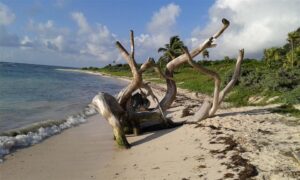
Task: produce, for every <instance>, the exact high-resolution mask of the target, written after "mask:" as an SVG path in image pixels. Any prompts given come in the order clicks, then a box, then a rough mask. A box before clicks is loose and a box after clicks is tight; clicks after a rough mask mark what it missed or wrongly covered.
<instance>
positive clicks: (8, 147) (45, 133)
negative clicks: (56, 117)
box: [0, 106, 96, 163]
mask: <svg viewBox="0 0 300 180" xmlns="http://www.w3.org/2000/svg"><path fill="white" fill-rule="evenodd" d="M94 114H96V110H95V109H94V108H93V107H91V106H89V107H87V108H85V110H84V111H83V112H82V113H80V114H78V115H74V116H70V117H68V118H67V119H66V120H64V121H62V123H61V124H57V125H51V126H48V127H40V128H38V129H37V131H34V132H31V131H29V132H28V133H26V134H18V135H16V136H0V163H1V162H3V157H4V156H5V155H7V154H9V153H10V152H11V151H12V150H13V149H18V148H24V147H28V146H31V145H34V144H37V143H39V142H41V141H42V140H44V139H46V138H48V137H50V136H53V135H55V134H59V133H60V132H62V131H63V130H65V129H68V128H71V127H74V126H77V125H79V124H82V123H85V122H86V119H87V117H88V116H91V115H94ZM35 126H36V125H35Z"/></svg>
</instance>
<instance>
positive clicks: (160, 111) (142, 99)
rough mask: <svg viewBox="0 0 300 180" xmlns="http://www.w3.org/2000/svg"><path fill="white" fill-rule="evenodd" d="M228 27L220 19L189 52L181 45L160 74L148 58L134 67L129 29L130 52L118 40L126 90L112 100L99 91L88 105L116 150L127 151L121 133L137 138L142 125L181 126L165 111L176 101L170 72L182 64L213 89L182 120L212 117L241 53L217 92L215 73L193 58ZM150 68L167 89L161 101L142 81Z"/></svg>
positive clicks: (234, 77)
mask: <svg viewBox="0 0 300 180" xmlns="http://www.w3.org/2000/svg"><path fill="white" fill-rule="evenodd" d="M229 24H230V22H229V21H228V20H227V19H225V18H223V19H222V26H221V28H220V29H219V30H218V31H217V32H216V33H215V34H214V35H213V36H211V37H209V38H208V39H207V40H205V41H204V42H203V43H202V44H201V45H199V46H198V47H196V48H195V49H193V50H192V51H189V50H188V49H187V47H185V46H183V45H182V47H181V50H182V54H181V55H179V56H177V57H174V58H173V59H172V60H170V61H169V62H168V63H167V65H166V69H165V72H164V73H163V72H162V70H161V69H160V67H159V66H158V65H157V64H156V63H155V61H154V59H153V58H148V60H147V61H146V62H144V63H143V64H142V65H141V66H138V65H137V62H136V60H135V41H134V32H133V30H131V31H130V51H127V50H126V49H125V48H124V46H123V45H122V44H121V43H120V42H119V41H117V42H116V47H117V48H118V50H119V51H120V53H121V55H122V57H123V58H124V59H125V60H126V62H127V63H128V65H129V68H130V70H131V73H132V80H131V82H130V83H129V85H128V86H127V87H125V88H124V89H123V90H121V91H120V92H119V94H118V95H117V97H116V98H115V97H113V96H112V95H110V94H108V93H104V92H101V93H99V94H98V95H97V96H95V97H94V99H93V101H92V104H93V105H94V106H95V107H96V110H97V111H98V112H99V113H100V114H101V115H102V116H103V117H104V118H105V119H106V120H107V121H108V122H109V124H110V125H111V126H112V127H113V133H114V136H115V140H116V142H117V144H118V145H119V146H120V147H123V148H130V144H129V143H128V141H127V139H126V136H125V134H128V133H133V134H134V135H139V134H140V133H141V130H142V128H143V125H144V126H146V125H147V124H148V125H149V124H151V125H153V124H155V122H156V124H159V126H157V127H160V128H161V127H162V126H164V127H165V128H172V127H176V126H179V125H182V124H183V122H176V123H175V122H173V121H172V120H171V119H170V118H168V117H167V116H166V110H168V109H170V108H171V105H172V103H173V102H174V101H175V99H176V98H178V96H177V85H176V82H175V80H174V72H175V70H176V69H177V68H179V67H180V66H182V65H184V64H189V65H191V66H192V67H193V68H194V69H196V70H197V71H199V72H201V73H203V74H205V75H207V76H209V77H211V78H212V79H214V82H215V88H214V95H213V98H206V99H205V100H204V102H203V103H202V104H201V107H200V109H199V110H198V111H197V112H196V113H195V114H193V113H191V112H190V111H189V109H188V108H186V109H184V110H183V111H182V117H185V116H189V115H193V117H192V118H191V120H190V121H193V122H197V121H200V120H203V119H206V118H208V117H212V116H214V114H215V113H216V111H217V109H218V108H219V107H220V104H221V103H222V101H223V99H224V97H225V95H226V94H227V93H228V92H229V91H230V90H231V89H232V88H233V86H234V85H235V83H236V81H237V79H238V77H239V76H240V70H241V63H242V61H243V59H244V50H243V49H241V50H240V51H239V55H238V58H237V61H236V66H235V69H234V73H233V75H232V79H231V80H230V81H229V82H228V84H227V85H226V86H225V88H224V89H223V90H221V79H220V76H219V74H218V73H217V72H215V71H212V70H210V69H207V68H205V67H203V66H202V65H200V64H199V63H196V62H195V61H194V60H193V58H194V57H196V56H197V55H199V54H201V53H202V52H204V51H206V49H207V48H212V47H215V46H216V44H215V41H216V39H218V38H219V37H220V36H221V35H222V33H223V32H224V31H225V30H226V29H227V28H228V26H229ZM150 68H153V69H154V70H155V71H156V72H157V74H158V75H159V77H161V78H163V79H164V80H165V82H166V85H167V90H166V91H165V95H164V97H163V98H162V99H161V100H159V99H158V98H157V97H156V95H155V94H154V93H153V90H152V89H151V87H150V85H149V82H144V80H143V73H144V72H145V71H147V70H149V69H150ZM180 83H184V82H180ZM177 84H178V83H177ZM148 97H149V98H150V97H151V98H152V100H153V102H154V103H156V107H155V108H149V101H148ZM201 99H202V97H201ZM180 100H184V101H186V100H187V98H183V99H180V98H179V99H178V101H177V103H178V102H179V101H180ZM173 108H174V107H173Z"/></svg>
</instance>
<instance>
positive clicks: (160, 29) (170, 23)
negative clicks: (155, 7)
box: [148, 3, 180, 34]
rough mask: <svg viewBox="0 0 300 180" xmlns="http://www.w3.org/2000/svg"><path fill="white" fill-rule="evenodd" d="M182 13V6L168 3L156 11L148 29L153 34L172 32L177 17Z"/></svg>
mask: <svg viewBox="0 0 300 180" xmlns="http://www.w3.org/2000/svg"><path fill="white" fill-rule="evenodd" d="M179 14H180V7H179V6H178V5H176V4H173V3H171V4H168V5H167V6H163V7H161V8H160V10H159V11H158V12H155V13H154V14H153V16H152V19H151V21H150V22H149V24H148V31H149V32H150V33H152V34H162V33H169V32H172V28H173V27H174V25H175V24H176V18H177V17H178V16H179Z"/></svg>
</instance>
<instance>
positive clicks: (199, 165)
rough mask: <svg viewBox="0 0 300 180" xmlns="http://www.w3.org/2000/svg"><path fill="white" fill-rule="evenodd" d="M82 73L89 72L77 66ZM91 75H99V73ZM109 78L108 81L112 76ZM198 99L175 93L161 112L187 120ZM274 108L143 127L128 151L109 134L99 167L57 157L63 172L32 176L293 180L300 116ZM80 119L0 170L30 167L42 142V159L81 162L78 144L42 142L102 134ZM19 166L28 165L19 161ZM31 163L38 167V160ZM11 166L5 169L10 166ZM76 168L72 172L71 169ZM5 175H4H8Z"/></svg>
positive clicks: (296, 170) (244, 109) (221, 111)
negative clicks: (67, 147)
mask: <svg viewBox="0 0 300 180" xmlns="http://www.w3.org/2000/svg"><path fill="white" fill-rule="evenodd" d="M80 72H82V73H92V72H86V71H83V70H80ZM92 74H95V75H100V73H92ZM108 77H111V78H114V77H113V76H108ZM117 79H120V80H122V79H123V78H120V77H117ZM127 81H128V79H127ZM153 84H154V83H153ZM154 86H157V87H158V88H155V89H154V93H156V94H157V96H158V98H162V96H163V94H164V89H163V87H162V86H160V85H156V84H154ZM200 99H201V98H200ZM200 103H201V102H200V101H199V97H197V96H196V94H195V93H188V92H187V91H184V92H183V93H182V92H180V91H179V94H178V96H177V100H175V102H174V103H173V105H172V107H171V108H170V109H169V110H168V111H167V114H168V115H167V116H168V117H170V118H172V119H173V120H174V121H182V120H187V119H189V118H190V117H191V116H192V115H193V113H194V112H195V111H196V109H197V108H198V106H199V104H200ZM275 107H276V105H268V106H251V107H239V108H227V109H219V110H218V112H217V114H216V116H215V117H212V118H209V119H206V120H204V121H202V122H201V123H196V124H185V125H183V126H181V127H178V128H174V129H166V130H160V131H155V132H149V133H145V134H142V135H140V136H136V137H134V136H132V135H129V136H127V138H128V141H129V142H130V143H131V144H132V148H131V149H129V150H121V149H118V148H116V145H114V142H113V140H112V132H110V133H109V132H108V133H109V134H110V135H109V136H111V137H109V138H108V140H107V141H108V142H109V143H111V144H110V145H108V146H106V148H108V149H109V151H110V152H111V153H112V154H111V157H110V158H108V159H106V160H105V161H107V162H106V164H105V165H104V166H102V165H99V166H97V165H98V163H100V162H97V163H96V162H95V161H94V160H93V159H85V160H86V163H87V164H88V165H90V167H92V168H91V169H89V170H87V168H86V169H84V168H83V167H82V165H81V164H80V162H77V163H74V162H73V161H72V160H70V159H68V160H66V159H63V158H62V159H56V160H57V162H56V163H62V164H64V166H66V167H68V168H69V169H70V171H65V172H61V171H62V170H60V169H56V167H52V166H55V163H53V164H50V165H49V166H46V167H44V168H45V169H46V170H41V171H42V172H39V173H37V175H36V174H35V172H34V171H33V170H32V171H31V173H32V175H31V176H30V179H33V180H35V179H39V178H40V177H42V176H44V177H45V176H48V177H50V179H52V178H51V177H55V178H53V179H66V178H67V179H82V177H83V176H80V175H78V172H77V171H81V174H84V175H85V176H84V177H85V179H88V178H86V177H88V175H89V174H93V175H90V176H89V178H90V179H122V180H123V179H128V180H132V179H170V180H171V179H172V180H173V179H181V180H182V179H225V178H233V179H248V178H253V179H284V178H289V179H297V177H299V176H300V170H299V166H300V164H298V163H297V161H295V160H294V158H293V156H292V154H298V153H299V152H300V138H299V137H300V121H299V120H297V119H295V118H293V117H285V116H282V115H279V114H275V113H270V110H271V109H272V108H275ZM185 109H188V111H189V112H190V114H188V115H187V116H186V115H184V111H185ZM97 116H99V115H97ZM101 121H102V123H104V124H106V125H105V126H106V129H105V130H109V131H111V129H110V126H109V125H108V123H107V122H106V121H105V120H104V119H101ZM86 124H88V123H86ZM86 124H83V125H81V126H78V127H75V128H71V129H69V130H66V131H64V132H63V133H62V134H60V135H58V136H54V137H52V138H49V139H47V140H46V141H44V142H43V143H41V144H38V145H35V146H32V147H29V148H26V149H24V150H21V151H17V152H15V153H13V154H12V155H9V158H8V159H7V162H6V161H5V162H4V163H3V164H0V171H1V172H3V170H6V171H8V170H7V169H6V168H3V167H4V166H8V165H7V164H14V165H16V163H19V164H22V163H23V166H21V165H20V168H21V167H22V168H25V169H32V168H33V167H31V164H30V161H28V162H27V160H29V159H31V158H33V159H34V158H38V157H34V154H33V152H35V149H37V148H38V147H41V146H42V147H44V148H45V149H44V150H43V151H40V152H39V153H41V154H43V155H44V156H43V157H42V158H45V160H49V159H52V158H53V157H57V156H58V155H57V154H60V155H61V156H62V157H63V156H64V153H66V154H65V155H72V154H77V155H78V156H79V157H78V158H81V160H82V159H84V157H85V156H84V153H83V154H78V153H79V152H80V151H78V149H72V151H70V152H59V153H58V152H56V153H55V152H53V153H52V152H50V151H51V150H49V149H48V148H50V149H51V146H50V145H49V144H47V143H48V142H49V141H51V142H53V143H59V142H60V138H59V137H66V136H65V134H68V132H71V131H72V132H74V133H76V132H85V133H87V134H90V135H91V132H100V131H99V130H100V127H99V126H98V125H95V126H90V127H89V128H86V129H85V130H82V129H84V127H86ZM80 129H81V130H80ZM53 138H55V139H53ZM67 139H68V142H70V143H71V142H72V143H74V142H76V141H77V138H76V137H74V136H69V138H67ZM90 140H91V139H90V138H87V139H86V141H87V142H88V141H90ZM92 140H94V141H96V142H99V141H100V140H99V137H94V139H93V138H92ZM86 148H87V149H86V150H87V151H90V150H93V149H94V148H95V147H94V144H90V146H88V147H86ZM110 148H112V149H110ZM23 151H24V152H25V151H26V152H29V154H31V156H29V155H28V156H26V154H24V153H22V152H23ZM10 156H12V158H15V159H14V162H15V163H13V160H11V159H10V158H11V157H10ZM93 156H101V153H100V152H99V151H98V152H96V151H93V153H92V157H93ZM20 158H24V160H22V161H24V162H22V161H21V160H20ZM39 158H41V157H39ZM18 161H19V162H18ZM8 162H9V163H8ZM25 163H26V165H24V164H25ZM27 163H29V164H27ZM36 163H37V166H39V165H41V163H42V162H36ZM95 164H96V165H95ZM14 165H11V166H10V167H11V168H12V169H13V166H14ZM51 165H52V166H51ZM35 166H36V165H35ZM95 166H96V167H95ZM18 167H19V166H18ZM53 169H54V170H53ZM49 171H52V172H49ZM74 171H75V172H76V173H75V174H74V173H72V172H74ZM22 173H24V171H23V170H19V171H14V176H13V177H21V174H22ZM51 173H53V174H51ZM87 173H89V174H87ZM5 174H9V173H8V172H6V173H5ZM54 174H58V175H57V176H56V175H54ZM10 176H12V173H11V174H10ZM0 177H1V174H0ZM28 178H29V177H28ZM15 179H18V178H15ZM40 179H41V178H40Z"/></svg>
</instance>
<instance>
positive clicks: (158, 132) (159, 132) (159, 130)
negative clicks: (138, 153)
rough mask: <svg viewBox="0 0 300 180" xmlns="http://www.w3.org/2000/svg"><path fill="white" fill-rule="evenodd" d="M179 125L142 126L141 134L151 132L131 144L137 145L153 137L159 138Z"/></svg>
mask: <svg viewBox="0 0 300 180" xmlns="http://www.w3.org/2000/svg"><path fill="white" fill-rule="evenodd" d="M181 125H182V124H181ZM181 125H179V126H175V127H172V128H170V127H165V126H162V125H159V124H158V125H152V126H149V127H146V128H143V135H148V134H151V135H148V136H146V137H144V138H143V139H140V140H137V141H135V142H132V143H131V145H132V146H137V145H140V144H143V143H146V142H149V141H151V140H153V139H156V138H159V137H161V136H164V135H166V134H168V133H170V132H172V131H175V130H176V129H177V128H179V127H180V126H181Z"/></svg>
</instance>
